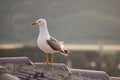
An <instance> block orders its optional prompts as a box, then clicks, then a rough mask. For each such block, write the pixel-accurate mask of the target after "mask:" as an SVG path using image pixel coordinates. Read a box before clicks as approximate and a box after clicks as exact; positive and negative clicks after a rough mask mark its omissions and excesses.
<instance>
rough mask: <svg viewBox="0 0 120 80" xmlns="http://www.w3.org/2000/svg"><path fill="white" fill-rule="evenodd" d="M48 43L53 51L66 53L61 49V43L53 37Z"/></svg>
mask: <svg viewBox="0 0 120 80" xmlns="http://www.w3.org/2000/svg"><path fill="white" fill-rule="evenodd" d="M47 43H48V45H49V46H50V47H51V48H52V49H53V50H55V51H60V52H62V53H64V51H63V50H62V48H61V44H60V42H59V41H57V40H56V39H55V38H53V37H51V38H50V40H47Z"/></svg>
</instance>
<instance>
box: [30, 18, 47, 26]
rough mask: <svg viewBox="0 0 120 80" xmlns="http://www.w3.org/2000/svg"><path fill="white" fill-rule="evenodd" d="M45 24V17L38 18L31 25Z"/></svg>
mask: <svg viewBox="0 0 120 80" xmlns="http://www.w3.org/2000/svg"><path fill="white" fill-rule="evenodd" d="M46 24H47V21H46V20H45V19H38V20H37V21H35V22H33V23H32V25H38V26H45V25H46Z"/></svg>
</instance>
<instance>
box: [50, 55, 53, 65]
mask: <svg viewBox="0 0 120 80" xmlns="http://www.w3.org/2000/svg"><path fill="white" fill-rule="evenodd" d="M50 65H51V66H52V65H53V54H52V53H50Z"/></svg>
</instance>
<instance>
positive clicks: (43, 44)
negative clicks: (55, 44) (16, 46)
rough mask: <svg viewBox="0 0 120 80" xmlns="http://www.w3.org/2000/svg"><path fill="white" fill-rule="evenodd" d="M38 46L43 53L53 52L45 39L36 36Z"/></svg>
mask: <svg viewBox="0 0 120 80" xmlns="http://www.w3.org/2000/svg"><path fill="white" fill-rule="evenodd" d="M37 45H38V47H39V48H40V49H41V50H42V51H43V52H45V53H54V52H55V51H54V50H53V49H52V48H51V47H50V46H49V45H48V43H47V42H46V39H44V38H38V40H37Z"/></svg>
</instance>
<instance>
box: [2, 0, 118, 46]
mask: <svg viewBox="0 0 120 80" xmlns="http://www.w3.org/2000/svg"><path fill="white" fill-rule="evenodd" d="M38 18H45V19H47V21H48V28H49V32H50V34H51V35H53V36H54V37H56V38H57V39H58V40H61V41H64V42H65V43H101V42H102V43H112V44H120V35H119V33H120V0H12V1H9V0H0V25H1V26H0V43H35V42H36V38H37V36H38V27H32V26H31V22H32V21H34V20H36V19H38Z"/></svg>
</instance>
